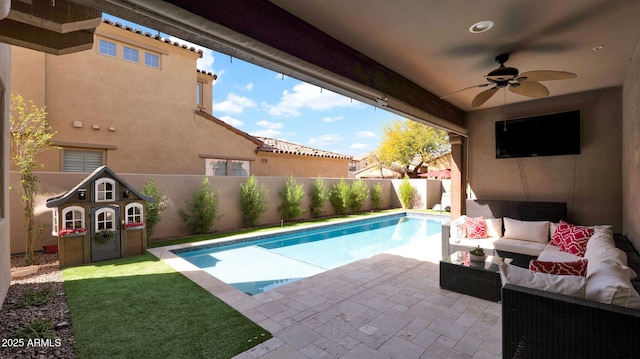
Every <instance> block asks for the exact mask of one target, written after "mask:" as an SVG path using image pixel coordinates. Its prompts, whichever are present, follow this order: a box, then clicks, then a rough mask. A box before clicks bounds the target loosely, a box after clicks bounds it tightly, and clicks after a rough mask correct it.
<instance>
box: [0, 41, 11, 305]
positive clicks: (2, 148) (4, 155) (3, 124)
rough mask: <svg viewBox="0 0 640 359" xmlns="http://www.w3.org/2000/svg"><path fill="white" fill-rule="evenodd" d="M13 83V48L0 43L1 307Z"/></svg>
mask: <svg viewBox="0 0 640 359" xmlns="http://www.w3.org/2000/svg"><path fill="white" fill-rule="evenodd" d="M10 83H11V47H10V46H9V45H5V44H2V43H0V307H2V303H4V298H5V296H6V295H7V291H8V290H9V285H10V284H11V258H10V256H9V253H11V249H10V241H9V238H10V237H9V222H10V215H9V214H10V213H11V211H10V209H9V196H8V195H7V188H8V187H9V168H8V165H9V164H8V162H9V117H10V115H9V103H10V100H9V90H8V89H9V85H10Z"/></svg>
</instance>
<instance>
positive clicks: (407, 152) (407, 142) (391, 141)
mask: <svg viewBox="0 0 640 359" xmlns="http://www.w3.org/2000/svg"><path fill="white" fill-rule="evenodd" d="M450 150H451V147H450V145H449V137H448V135H447V133H446V132H445V131H442V130H438V129H437V128H434V127H431V126H427V125H424V124H421V123H419V122H417V121H413V120H394V121H393V122H391V123H390V124H388V125H385V126H384V127H383V129H382V142H381V143H380V145H379V146H378V148H377V150H376V154H377V156H378V158H379V159H380V162H381V164H383V165H384V166H387V167H397V166H400V167H401V168H402V172H403V174H406V175H408V176H410V177H416V176H417V174H418V172H417V171H418V169H420V167H422V164H423V163H425V162H428V161H430V160H432V159H434V158H436V157H439V156H441V155H443V154H445V153H447V152H449V151H450ZM414 160H417V161H418V163H417V164H416V166H415V167H414V168H413V171H412V170H411V168H410V167H411V163H412V162H414Z"/></svg>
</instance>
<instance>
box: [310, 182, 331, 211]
mask: <svg viewBox="0 0 640 359" xmlns="http://www.w3.org/2000/svg"><path fill="white" fill-rule="evenodd" d="M309 197H311V198H310V199H311V202H310V203H309V211H310V212H311V216H313V217H320V216H322V214H323V212H324V211H323V208H324V202H326V201H327V198H328V197H329V189H328V188H327V184H326V183H325V182H324V180H323V179H322V178H316V180H315V182H313V187H311V192H310V193H309Z"/></svg>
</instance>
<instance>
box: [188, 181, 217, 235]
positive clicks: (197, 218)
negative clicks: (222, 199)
mask: <svg viewBox="0 0 640 359" xmlns="http://www.w3.org/2000/svg"><path fill="white" fill-rule="evenodd" d="M185 207H186V210H184V209H180V210H179V211H178V214H179V215H180V217H182V220H183V221H185V222H186V223H187V226H189V228H191V231H192V232H193V233H194V234H204V233H209V232H210V231H211V226H213V222H215V220H216V219H218V218H219V217H220V216H219V215H218V198H217V196H216V194H215V193H214V192H213V191H212V190H211V188H210V187H209V179H208V178H207V177H204V178H203V179H202V183H201V184H200V188H199V189H197V190H195V191H194V192H193V201H185Z"/></svg>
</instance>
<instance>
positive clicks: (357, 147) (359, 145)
mask: <svg viewBox="0 0 640 359" xmlns="http://www.w3.org/2000/svg"><path fill="white" fill-rule="evenodd" d="M367 147H369V145H367V144H366V143H354V144H352V145H351V146H349V149H352V150H360V149H363V148H367Z"/></svg>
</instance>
